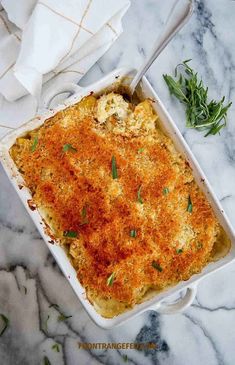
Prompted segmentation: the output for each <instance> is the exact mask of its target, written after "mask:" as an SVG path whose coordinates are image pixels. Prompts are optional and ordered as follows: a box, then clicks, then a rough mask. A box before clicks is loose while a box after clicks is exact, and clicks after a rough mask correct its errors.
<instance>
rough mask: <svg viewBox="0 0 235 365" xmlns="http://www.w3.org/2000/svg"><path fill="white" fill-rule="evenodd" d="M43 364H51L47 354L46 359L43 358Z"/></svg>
mask: <svg viewBox="0 0 235 365" xmlns="http://www.w3.org/2000/svg"><path fill="white" fill-rule="evenodd" d="M43 365H51V363H50V361H49V359H48V357H47V356H44V359H43Z"/></svg>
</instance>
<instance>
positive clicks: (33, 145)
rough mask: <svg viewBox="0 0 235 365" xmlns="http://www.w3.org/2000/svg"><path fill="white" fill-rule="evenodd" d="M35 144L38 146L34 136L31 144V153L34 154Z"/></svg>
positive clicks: (36, 138)
mask: <svg viewBox="0 0 235 365" xmlns="http://www.w3.org/2000/svg"><path fill="white" fill-rule="evenodd" d="M37 144H38V137H37V136H36V137H34V140H33V144H32V146H31V152H34V151H35V150H36V147H37Z"/></svg>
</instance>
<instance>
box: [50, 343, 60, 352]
mask: <svg viewBox="0 0 235 365" xmlns="http://www.w3.org/2000/svg"><path fill="white" fill-rule="evenodd" d="M51 348H52V350H54V351H56V352H60V348H59V345H58V343H55V344H54V345H53V346H52V347H51Z"/></svg>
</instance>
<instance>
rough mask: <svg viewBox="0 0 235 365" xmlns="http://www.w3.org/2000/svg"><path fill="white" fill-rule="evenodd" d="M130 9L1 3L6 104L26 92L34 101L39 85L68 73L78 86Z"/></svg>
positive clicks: (110, 3) (46, 0)
mask: <svg viewBox="0 0 235 365" xmlns="http://www.w3.org/2000/svg"><path fill="white" fill-rule="evenodd" d="M1 5H2V7H3V9H2V10H1ZM129 5H130V2H129V0H118V1H117V0H66V1H65V0H17V1H16V0H0V93H1V94H2V95H3V96H4V97H5V98H6V99H7V100H8V101H14V100H17V99H18V98H20V97H22V96H23V95H26V94H28V93H30V94H31V95H33V96H34V97H36V98H37V99H39V97H40V93H41V87H42V84H43V83H44V82H46V81H48V80H50V79H51V78H52V77H54V76H56V77H58V80H60V79H61V77H60V76H62V75H63V74H64V73H71V74H72V75H73V80H74V81H76V82H78V81H79V79H80V78H81V77H82V76H83V75H84V74H85V73H86V72H87V71H88V69H89V68H90V67H91V66H92V65H93V64H94V63H95V62H96V61H97V60H98V58H100V57H101V56H102V55H103V54H104V53H105V52H106V51H107V49H108V48H109V47H110V46H111V45H112V43H113V42H114V41H115V40H116V39H117V37H118V36H119V35H120V33H121V32H122V24H121V20H122V17H123V15H124V14H125V12H126V10H127V9H128V7H129ZM62 79H63V76H62ZM70 79H71V78H70ZM58 82H59V81H58Z"/></svg>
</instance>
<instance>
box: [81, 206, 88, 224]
mask: <svg viewBox="0 0 235 365" xmlns="http://www.w3.org/2000/svg"><path fill="white" fill-rule="evenodd" d="M81 216H82V223H81V224H80V225H81V226H83V225H84V224H87V223H88V219H87V209H86V207H85V206H84V207H83V208H82V211H81Z"/></svg>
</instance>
